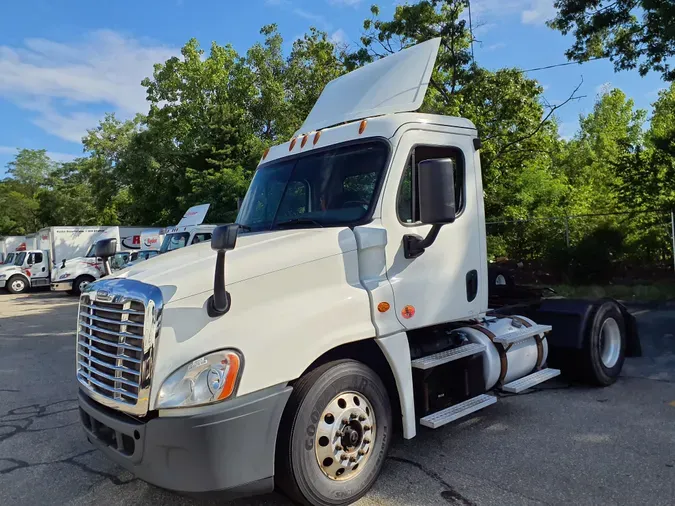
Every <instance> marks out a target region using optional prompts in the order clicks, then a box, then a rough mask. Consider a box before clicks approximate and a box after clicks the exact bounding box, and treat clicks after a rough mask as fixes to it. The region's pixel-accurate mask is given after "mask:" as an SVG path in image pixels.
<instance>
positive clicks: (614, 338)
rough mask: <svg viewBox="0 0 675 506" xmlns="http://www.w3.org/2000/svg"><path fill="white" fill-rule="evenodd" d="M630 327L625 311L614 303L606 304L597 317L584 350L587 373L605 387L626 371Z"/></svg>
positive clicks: (593, 380) (587, 337)
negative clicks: (626, 323) (625, 320)
mask: <svg viewBox="0 0 675 506" xmlns="http://www.w3.org/2000/svg"><path fill="white" fill-rule="evenodd" d="M625 351H626V326H625V322H624V319H623V315H622V314H621V310H620V309H619V308H618V307H617V305H616V304H615V303H613V302H605V303H604V304H602V305H601V306H600V307H599V308H598V310H597V312H596V313H595V316H594V318H593V323H592V325H591V328H590V330H589V334H588V335H587V336H586V342H585V347H584V351H583V353H584V363H585V367H584V373H585V376H586V379H587V380H588V381H590V382H591V383H595V384H597V385H601V386H607V385H611V384H612V383H614V382H615V381H616V379H617V378H618V377H619V374H620V373H621V369H622V368H623V362H624V359H625Z"/></svg>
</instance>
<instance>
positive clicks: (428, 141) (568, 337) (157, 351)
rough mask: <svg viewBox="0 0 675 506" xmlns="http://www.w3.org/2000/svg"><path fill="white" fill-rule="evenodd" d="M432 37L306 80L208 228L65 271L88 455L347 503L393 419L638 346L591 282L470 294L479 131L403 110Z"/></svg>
mask: <svg viewBox="0 0 675 506" xmlns="http://www.w3.org/2000/svg"><path fill="white" fill-rule="evenodd" d="M438 46H439V40H438V39H436V40H431V41H428V42H425V43H423V44H420V45H418V46H415V47H412V48H410V49H407V50H405V51H402V52H400V53H398V54H396V55H393V56H389V57H387V58H385V59H382V60H379V61H377V62H375V63H372V64H370V65H367V66H365V67H363V68H361V69H358V70H356V71H354V72H352V73H350V74H347V75H345V76H343V77H340V78H339V79H336V80H335V81H333V82H331V83H330V84H329V85H328V86H326V88H325V90H324V91H323V93H322V95H321V97H320V98H319V100H318V102H317V103H316V104H315V106H314V108H313V109H312V111H311V113H310V115H309V116H308V118H307V119H306V120H305V123H304V124H303V126H302V128H301V132H302V133H301V134H299V135H297V136H295V137H294V138H293V139H291V140H290V141H289V142H285V143H283V144H281V145H278V146H274V147H272V148H271V149H270V150H268V151H266V152H265V154H264V155H263V158H262V160H261V163H260V166H259V167H258V169H257V171H256V173H255V176H254V177H253V180H252V182H251V185H250V187H249V189H248V192H247V195H246V197H245V199H244V201H243V204H242V206H241V209H240V212H239V215H238V219H237V222H238V224H234V225H227V226H223V227H219V228H217V229H216V230H215V231H214V235H213V238H212V240H211V247H209V245H207V244H204V245H197V246H194V247H190V248H184V249H182V250H180V251H176V252H174V253H172V254H170V255H160V256H158V257H156V258H153V259H151V260H148V261H146V262H143V263H141V264H138V265H136V266H134V267H132V268H130V269H125V270H123V271H119V272H117V273H115V274H114V275H111V276H108V277H106V278H104V279H102V280H100V281H98V282H96V283H93V284H91V285H89V286H87V287H86V288H85V290H84V292H83V294H82V296H81V298H80V306H79V316H78V321H77V380H78V382H79V386H80V392H79V405H80V414H81V420H82V424H83V427H84V430H85V432H86V436H87V438H88V439H89V440H90V441H91V442H92V443H93V444H94V445H95V446H96V447H98V448H99V449H100V450H101V451H102V452H103V453H105V454H106V455H107V456H108V457H110V458H111V459H112V460H114V461H115V462H117V463H118V464H120V465H122V466H123V467H125V468H126V469H128V470H130V471H131V472H132V473H134V474H135V475H137V476H138V477H140V478H141V479H143V480H145V481H148V482H150V483H153V484H155V485H158V486H160V487H163V488H166V489H170V490H175V491H179V492H186V493H198V492H207V491H209V492H213V491H217V492H220V493H221V494H222V497H223V498H226V497H235V496H237V495H241V494H253V493H261V492H268V491H271V490H272V489H273V488H274V486H275V483H276V485H277V486H278V487H279V488H281V490H282V491H284V492H285V493H286V494H287V495H288V496H289V497H291V498H292V499H293V500H294V501H297V502H299V503H302V504H311V505H333V506H335V505H343V504H350V503H352V502H354V501H356V500H357V499H358V498H359V497H361V496H362V495H363V494H365V493H366V492H367V490H368V489H369V488H370V487H371V485H372V484H373V483H374V481H375V480H376V478H377V476H378V474H379V473H380V470H381V469H382V465H383V464H384V461H385V457H386V455H387V451H388V449H389V446H390V443H391V441H392V438H393V435H394V432H395V431H399V430H400V431H401V432H402V435H403V437H404V438H405V439H410V438H413V437H415V435H416V433H417V432H418V431H420V430H426V429H422V427H424V428H431V429H435V428H438V427H440V426H442V425H444V424H446V423H449V422H452V421H453V420H457V419H458V418H460V417H462V416H466V415H468V414H470V413H473V412H475V411H477V410H479V409H482V408H486V407H487V406H490V405H492V404H494V403H496V402H497V397H496V396H494V395H493V394H492V393H491V392H493V391H494V390H496V389H501V390H504V391H506V392H512V393H519V392H522V391H523V390H524V389H527V388H529V387H531V386H533V385H535V384H538V383H540V382H542V381H545V380H547V379H549V378H553V377H555V376H557V375H558V374H559V373H560V370H559V369H562V370H563V372H565V373H569V374H576V373H582V374H583V375H584V377H585V378H586V379H587V380H588V381H590V382H592V383H595V384H599V385H609V384H611V383H613V382H614V381H615V380H616V378H617V376H618V375H619V373H620V371H621V368H622V365H623V361H624V357H625V356H627V355H630V354H639V352H640V349H639V339H638V335H637V332H636V330H635V325H634V319H633V318H632V317H631V316H630V315H629V314H628V313H627V312H626V310H625V308H623V307H622V306H621V305H620V304H618V303H616V302H614V301H611V300H603V301H578V300H566V299H551V300H547V299H537V300H534V301H521V303H519V304H518V305H517V306H508V305H503V307H501V308H499V309H498V310H495V308H493V307H491V306H490V303H489V300H490V299H489V289H490V287H488V260H487V251H486V234H485V215H484V207H483V189H482V180H481V166H480V156H479V149H480V141H479V138H478V132H477V131H476V129H475V127H474V125H473V124H472V123H471V122H470V121H467V120H466V119H462V118H454V117H445V116H437V115H430V114H418V113H414V112H410V111H415V110H417V109H418V108H419V107H420V105H421V104H422V100H423V98H424V95H425V92H426V89H427V86H428V83H429V80H430V76H431V72H432V69H433V67H434V62H435V58H436V54H437V51H438ZM212 249H213V250H215V251H212ZM114 251H115V246H114V245H112V244H109V242H108V241H102V242H100V243H99V248H98V255H99V256H102V257H108V256H109V255H111V254H113V253H114ZM226 253H227V254H226ZM226 272H227V276H225V273H226ZM506 286H507V285H500V286H499V287H497V288H499V289H505V288H506ZM502 295H503V294H502ZM502 300H503V299H502ZM486 416H489V415H486ZM492 464H493V463H492V462H486V463H485V465H492Z"/></svg>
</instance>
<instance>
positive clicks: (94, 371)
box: [77, 360, 138, 392]
mask: <svg viewBox="0 0 675 506" xmlns="http://www.w3.org/2000/svg"><path fill="white" fill-rule="evenodd" d="M92 362H93V360H92ZM77 363H78V364H80V365H81V366H82V367H84V368H85V369H87V370H88V371H91V374H95V375H96V376H100V377H101V378H105V379H108V380H110V381H114V382H115V383H122V384H123V385H128V386H130V387H134V388H138V382H136V381H129V380H127V379H124V378H121V377H119V376H111V375H110V374H106V373H104V372H102V371H100V370H99V369H95V368H94V367H92V366H91V365H89V364H86V363H85V362H84V361H82V360H78V361H77ZM124 392H127V390H124Z"/></svg>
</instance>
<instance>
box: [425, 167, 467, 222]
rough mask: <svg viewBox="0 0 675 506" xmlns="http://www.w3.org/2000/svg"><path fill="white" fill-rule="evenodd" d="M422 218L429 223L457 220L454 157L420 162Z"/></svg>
mask: <svg viewBox="0 0 675 506" xmlns="http://www.w3.org/2000/svg"><path fill="white" fill-rule="evenodd" d="M418 184H419V195H420V220H421V221H422V223H425V224H428V225H444V224H446V223H452V222H454V221H455V215H456V212H457V210H456V202H455V162H454V160H452V158H438V159H434V160H423V161H421V162H420V163H419V164H418Z"/></svg>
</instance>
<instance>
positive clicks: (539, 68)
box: [521, 56, 607, 72]
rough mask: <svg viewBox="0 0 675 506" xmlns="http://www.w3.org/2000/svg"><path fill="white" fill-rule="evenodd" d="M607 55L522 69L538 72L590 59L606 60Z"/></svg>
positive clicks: (578, 63)
mask: <svg viewBox="0 0 675 506" xmlns="http://www.w3.org/2000/svg"><path fill="white" fill-rule="evenodd" d="M606 59H607V56H597V57H595V58H589V59H588V60H586V61H583V62H576V61H568V62H565V63H556V64H555V65H546V66H545V67H535V68H532V69H525V70H521V72H536V71H537V70H548V69H554V68H557V67H567V66H568V65H581V64H583V63H586V62H589V61H596V60H606Z"/></svg>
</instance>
